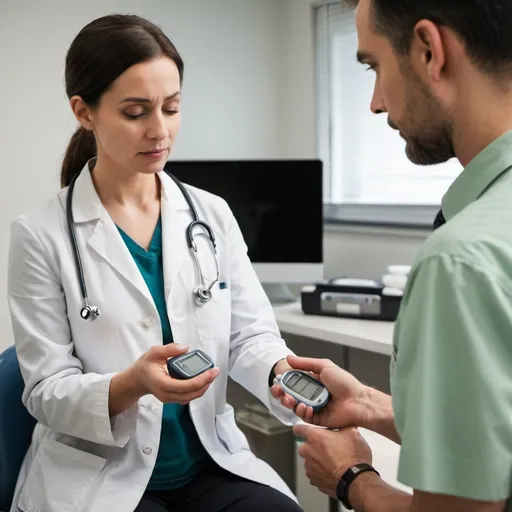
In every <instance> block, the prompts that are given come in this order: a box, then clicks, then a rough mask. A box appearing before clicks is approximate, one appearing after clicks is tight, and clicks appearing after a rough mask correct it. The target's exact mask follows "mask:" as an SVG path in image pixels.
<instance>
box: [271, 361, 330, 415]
mask: <svg viewBox="0 0 512 512" xmlns="http://www.w3.org/2000/svg"><path fill="white" fill-rule="evenodd" d="M275 380H276V381H277V382H278V383H279V384H280V386H281V388H282V389H283V391H284V392H285V393H287V394H288V395H291V396H292V397H293V398H295V400H297V401H298V402H302V403H303V404H305V405H307V406H308V407H312V408H313V410H314V411H319V410H320V409H321V408H322V407H324V406H325V405H326V404H327V402H328V401H329V397H330V395H329V391H327V388H326V387H325V386H324V385H323V384H322V383H321V382H320V381H319V380H317V379H315V378H314V377H312V376H311V375H310V374H309V373H307V372H304V371H302V370H288V371H287V372H285V373H284V374H283V375H277V376H276V378H275Z"/></svg>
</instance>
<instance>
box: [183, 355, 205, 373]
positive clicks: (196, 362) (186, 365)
mask: <svg viewBox="0 0 512 512" xmlns="http://www.w3.org/2000/svg"><path fill="white" fill-rule="evenodd" d="M207 365H208V363H207V361H205V360H204V359H203V358H202V357H201V356H200V355H199V354H193V355H191V356H190V357H187V358H186V359H184V360H183V362H182V363H181V368H182V369H183V370H184V371H185V372H187V373H188V374H189V375H192V374H194V373H196V372H198V371H199V370H202V369H203V368H204V367H205V366H207Z"/></svg>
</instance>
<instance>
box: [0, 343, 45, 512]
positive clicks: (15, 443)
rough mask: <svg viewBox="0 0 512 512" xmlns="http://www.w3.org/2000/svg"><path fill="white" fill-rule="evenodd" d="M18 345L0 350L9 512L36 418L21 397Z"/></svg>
mask: <svg viewBox="0 0 512 512" xmlns="http://www.w3.org/2000/svg"><path fill="white" fill-rule="evenodd" d="M23 387H24V383H23V378H22V376H21V372H20V368H19V364H18V358H17V356H16V350H15V348H14V346H11V347H9V348H8V349H7V350H5V351H4V352H3V353H1V354H0V510H1V511H4V512H7V511H8V510H9V508H10V507H11V502H12V498H13V494H14V488H15V487H16V480H17V478H18V473H19V471H20V467H21V463H22V462H23V458H24V457H25V454H26V453H27V450H28V448H29V446H30V443H31V441H32V432H33V430H34V427H35V425H36V420H35V419H34V418H33V417H32V416H31V415H30V414H29V412H28V411H27V409H26V408H25V406H24V405H23V403H22V401H21V394H22V392H23Z"/></svg>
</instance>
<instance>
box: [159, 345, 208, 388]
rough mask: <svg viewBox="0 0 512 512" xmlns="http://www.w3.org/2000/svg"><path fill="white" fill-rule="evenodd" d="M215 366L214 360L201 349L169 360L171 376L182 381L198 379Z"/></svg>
mask: <svg viewBox="0 0 512 512" xmlns="http://www.w3.org/2000/svg"><path fill="white" fill-rule="evenodd" d="M213 366H214V363H213V360H212V359H211V358H210V357H209V356H208V355H207V354H205V353H204V352H203V351H202V350H199V349H196V350H192V351H190V352H187V353H186V354H182V355H180V356H176V357H173V358H171V359H168V360H167V370H168V371H169V375H170V376H171V377H174V378H175V379H180V380H183V379H192V378H193V377H197V376H198V375H201V373H204V372H205V371H207V370H210V369H211V368H213Z"/></svg>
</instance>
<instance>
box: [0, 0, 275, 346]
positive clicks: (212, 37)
mask: <svg viewBox="0 0 512 512" xmlns="http://www.w3.org/2000/svg"><path fill="white" fill-rule="evenodd" d="M278 5H279V4H278V3H276V2H275V0H243V1H240V0H215V1H212V0H151V1H142V0H140V1H138V0H89V1H88V2H78V1H76V0H73V1H70V0H45V1H43V2H41V1H40V0H25V1H23V2H21V1H19V0H1V5H0V70H1V72H0V76H1V78H0V98H2V107H1V110H2V123H1V125H0V126H1V127H0V154H1V155H2V186H1V187H0V269H2V270H1V271H0V349H2V348H3V347H6V346H8V345H9V344H11V339H12V336H11V330H10V320H9V313H8V308H7V301H6V298H5V284H6V272H5V269H6V265H7V251H8V243H9V227H10V223H11V221H12V219H13V218H14V217H15V216H16V215H18V214H19V213H21V212H23V211H24V210H26V209H27V208H28V207H29V205H31V204H33V203H37V202H40V201H42V200H43V199H44V198H46V197H48V196H49V195H50V194H54V193H56V191H57V190H58V187H59V181H58V176H59V166H60V163H61V159H62V156H63V153H64V150H65V147H66V145H67V142H68V140H69V137H70V135H71V133H72V132H73V130H74V129H75V127H76V125H75V120H74V118H73V117H72V115H71V112H70V110H69V107H68V103H67V98H66V96H65V90H64V82H63V73H64V58H65V54H66V51H67V49H68V47H69V44H70V43H71V41H72V39H73V37H74V36H75V35H76V33H77V32H78V31H79V30H80V28H81V27H82V26H83V25H84V24H86V23H88V22H89V21H91V20H92V19H93V18H95V17H98V16H101V15H104V14H108V13H111V12H124V13H135V14H139V15H141V16H145V17H148V18H150V19H151V20H152V21H154V22H156V23H157V24H159V25H160V26H161V27H162V28H163V29H164V30H165V31H166V33H167V34H168V35H169V36H170V37H171V39H172V40H173V41H174V42H175V44H176V45H177V47H178V49H179V51H180V52H181V53H182V55H183V58H184V60H185V82H184V100H183V108H182V111H183V127H182V131H181V134H180V136H179V140H178V142H177V145H176V148H175V152H174V155H173V156H174V157H175V158H227V159H229V158H258V157H259V158H272V157H278V156H280V137H279V133H280V131H279V122H278V121H279V116H280V112H279V100H280V90H279V87H280V84H279V76H280V73H279V70H280V54H279V52H278V51H277V50H276V49H277V48H278V47H279V44H278V40H280V38H281V34H280V30H279V29H278V23H279V15H280V13H281V11H279V7H278Z"/></svg>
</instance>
